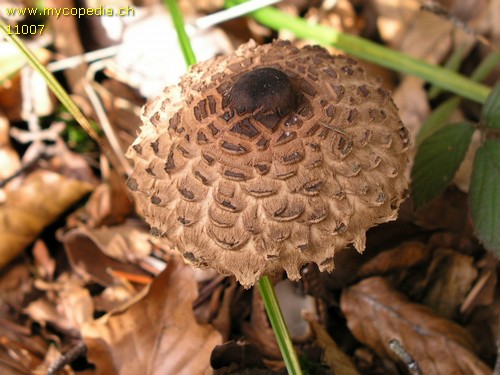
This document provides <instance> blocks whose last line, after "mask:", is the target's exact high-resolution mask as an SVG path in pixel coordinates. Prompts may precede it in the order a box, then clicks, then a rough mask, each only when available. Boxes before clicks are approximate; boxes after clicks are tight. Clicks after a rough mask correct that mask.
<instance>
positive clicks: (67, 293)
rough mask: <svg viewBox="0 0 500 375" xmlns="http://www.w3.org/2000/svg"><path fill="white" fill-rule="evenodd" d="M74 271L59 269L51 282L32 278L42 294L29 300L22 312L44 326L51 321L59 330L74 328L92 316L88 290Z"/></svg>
mask: <svg viewBox="0 0 500 375" xmlns="http://www.w3.org/2000/svg"><path fill="white" fill-rule="evenodd" d="M82 284H83V281H82V280H81V279H80V278H78V277H77V276H76V275H74V274H72V275H70V274H68V273H63V274H62V275H61V276H60V277H59V278H58V279H57V280H56V281H55V282H44V281H42V280H41V279H38V280H36V282H35V286H36V287H37V288H38V289H41V290H44V291H46V295H45V296H43V297H41V298H39V299H37V300H35V301H33V302H31V303H30V304H29V305H28V306H27V307H26V308H25V309H24V313H25V314H27V315H29V316H30V318H32V319H33V320H34V321H36V322H38V323H40V325H42V326H44V325H45V324H46V323H51V324H52V325H54V326H55V327H58V328H59V329H60V330H64V331H72V332H78V331H79V330H80V329H81V327H82V326H83V325H84V324H85V323H86V322H89V321H91V320H92V314H93V313H94V305H93V303H92V297H91V296H90V292H89V290H88V289H87V288H85V287H84V286H83V285H82Z"/></svg>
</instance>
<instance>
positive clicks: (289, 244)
mask: <svg viewBox="0 0 500 375" xmlns="http://www.w3.org/2000/svg"><path fill="white" fill-rule="evenodd" d="M142 120H143V123H144V125H143V126H142V128H141V133H140V135H139V136H138V138H137V139H136V140H135V142H134V143H133V144H132V146H131V147H130V149H129V150H128V152H127V156H128V157H129V158H131V159H132V160H133V161H134V163H135V166H134V171H133V174H132V175H131V177H130V178H129V180H128V186H129V188H130V189H131V190H132V191H133V192H134V195H135V198H136V201H137V204H138V206H139V207H140V209H141V210H142V212H143V213H144V216H145V219H146V221H147V222H148V223H149V224H150V225H151V231H152V233H153V234H154V235H155V236H166V237H167V238H169V239H170V240H171V241H173V243H174V244H175V245H176V247H177V249H178V250H179V251H180V252H181V253H182V255H183V256H184V258H185V259H186V260H188V261H189V262H191V263H193V264H194V265H196V266H198V267H213V268H214V269H216V270H217V271H219V272H220V273H223V274H232V275H234V276H235V277H236V278H237V279H238V281H239V282H240V283H241V284H242V285H243V286H244V287H247V288H248V287H250V286H252V285H253V284H254V283H255V282H256V281H257V280H258V279H259V278H260V276H262V275H264V274H269V273H273V272H275V271H277V270H281V269H284V270H286V272H287V274H288V277H289V278H290V279H293V280H297V279H299V278H300V268H301V267H302V266H303V265H304V264H306V263H308V262H315V263H317V264H318V266H319V268H320V270H322V271H331V270H332V269H333V268H334V256H335V253H336V252H338V251H340V250H342V249H343V248H345V247H346V246H347V245H348V244H351V243H352V244H354V246H355V248H356V249H357V250H358V251H360V252H361V251H363V249H364V248H365V232H366V231H367V230H368V228H370V227H372V226H374V225H377V224H380V223H383V222H386V221H389V220H394V219H395V218H396V216H397V210H398V207H399V205H400V203H401V202H402V201H403V200H404V199H405V197H406V195H407V180H406V178H405V176H404V171H405V167H406V165H407V156H406V150H407V149H408V148H409V144H410V141H409V135H408V132H407V130H406V128H405V127H404V125H403V124H402V122H401V120H400V119H399V116H398V111H397V108H396V106H395V105H394V103H393V101H392V100H391V98H390V96H389V94H388V92H387V91H386V90H384V89H383V88H381V87H380V86H379V84H378V83H377V82H376V81H375V80H372V79H369V78H368V77H367V76H366V74H365V72H364V70H363V68H362V67H361V65H360V64H359V63H357V61H355V60H353V59H351V58H348V57H345V56H331V55H330V54H328V52H327V51H326V50H325V49H323V48H321V47H318V46H307V47H304V48H301V49H298V48H296V47H294V46H293V45H292V44H291V43H289V42H285V41H275V42H273V43H270V44H267V45H262V46H257V45H256V44H255V43H254V42H253V41H251V42H249V43H247V44H245V45H242V46H241V47H240V48H239V49H238V50H237V51H235V52H234V53H233V54H232V55H229V56H219V57H215V58H213V59H211V60H208V61H205V62H201V63H198V64H196V65H194V66H192V67H191V69H190V71H189V72H188V73H187V74H186V75H185V76H184V77H183V78H182V79H181V82H180V83H179V84H178V85H175V86H171V87H167V88H166V89H165V90H164V92H163V93H162V94H161V95H160V96H158V97H156V98H154V99H152V100H150V101H149V102H148V103H147V104H146V105H145V107H144V110H143V116H142Z"/></svg>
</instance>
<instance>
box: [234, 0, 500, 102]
mask: <svg viewBox="0 0 500 375" xmlns="http://www.w3.org/2000/svg"><path fill="white" fill-rule="evenodd" d="M245 1H246V0H226V2H225V4H226V6H228V7H231V6H235V5H237V4H241V3H243V2H245ZM251 15H252V17H253V18H254V19H255V20H256V21H258V22H260V23H261V24H263V25H265V26H267V27H270V28H271V29H273V30H290V31H292V32H293V33H294V34H295V35H296V36H297V37H299V38H302V39H309V40H315V41H316V42H318V43H320V44H323V45H331V46H334V47H336V48H339V49H341V50H343V51H345V52H346V53H348V54H350V55H352V56H354V57H357V58H360V59H362V60H366V61H369V62H372V63H375V64H377V65H380V66H384V67H386V68H389V69H392V70H395V71H397V72H400V73H405V74H411V75H414V76H417V77H419V78H422V79H424V80H425V81H427V82H429V83H432V84H433V85H436V86H438V87H440V88H442V89H445V90H448V91H451V92H453V93H455V94H458V95H460V96H463V97H465V98H468V99H470V100H473V101H476V102H479V103H484V102H485V101H486V98H487V97H488V95H489V93H490V91H491V89H490V88H489V87H487V86H484V85H481V84H479V83H476V82H473V81H472V80H470V79H468V78H466V77H464V76H462V75H460V74H457V73H455V72H452V71H449V70H447V69H444V68H442V67H440V66H436V65H433V64H429V63H427V62H425V61H422V60H419V59H415V58H413V57H411V56H408V55H405V54H403V53H401V52H398V51H395V50H392V49H390V48H386V47H384V46H381V45H378V44H376V43H373V42H371V41H369V40H366V39H363V38H360V37H357V36H354V35H349V34H344V33H341V32H338V31H336V30H334V29H332V28H330V27H327V26H323V25H311V24H309V23H308V22H307V21H306V20H304V19H302V18H300V17H295V16H291V15H288V14H285V13H283V12H282V11H280V10H278V9H276V8H273V7H266V8H262V9H259V10H257V11H255V12H252V13H251Z"/></svg>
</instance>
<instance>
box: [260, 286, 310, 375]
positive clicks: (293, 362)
mask: <svg viewBox="0 0 500 375" xmlns="http://www.w3.org/2000/svg"><path fill="white" fill-rule="evenodd" d="M259 292H260V295H261V296H262V300H263V301H264V306H265V307H266V311H267V316H268V317H269V321H270V322H271V326H272V327H273V331H274V334H275V336H276V341H278V346H279V348H280V351H281V354H282V355H283V360H284V361H285V365H286V369H287V371H288V374H290V375H295V374H297V375H300V374H302V370H301V368H300V363H299V360H298V358H297V354H296V353H295V349H294V347H293V344H292V340H291V339H290V334H289V333H288V328H287V326H286V323H285V319H284V318H283V314H282V313H281V309H280V305H279V303H278V299H277V298H276V293H275V292H274V287H273V284H272V282H271V280H270V279H269V276H263V277H261V278H260V280H259Z"/></svg>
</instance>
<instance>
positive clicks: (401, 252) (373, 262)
mask: <svg viewBox="0 0 500 375" xmlns="http://www.w3.org/2000/svg"><path fill="white" fill-rule="evenodd" d="M429 255H430V249H429V248H428V247H427V246H425V245H424V244H422V243H420V242H405V243H402V244H401V245H399V246H398V247H396V248H394V249H390V250H387V251H383V252H381V253H379V254H378V255H376V256H375V257H373V258H372V259H370V260H369V261H368V262H366V263H365V264H363V265H362V266H361V268H360V269H359V270H358V277H360V278H365V277H368V276H374V275H382V274H385V273H388V272H391V271H395V270H404V269H408V268H410V267H413V266H415V265H417V264H419V263H422V262H425V261H426V260H427V259H428V258H429Z"/></svg>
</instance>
